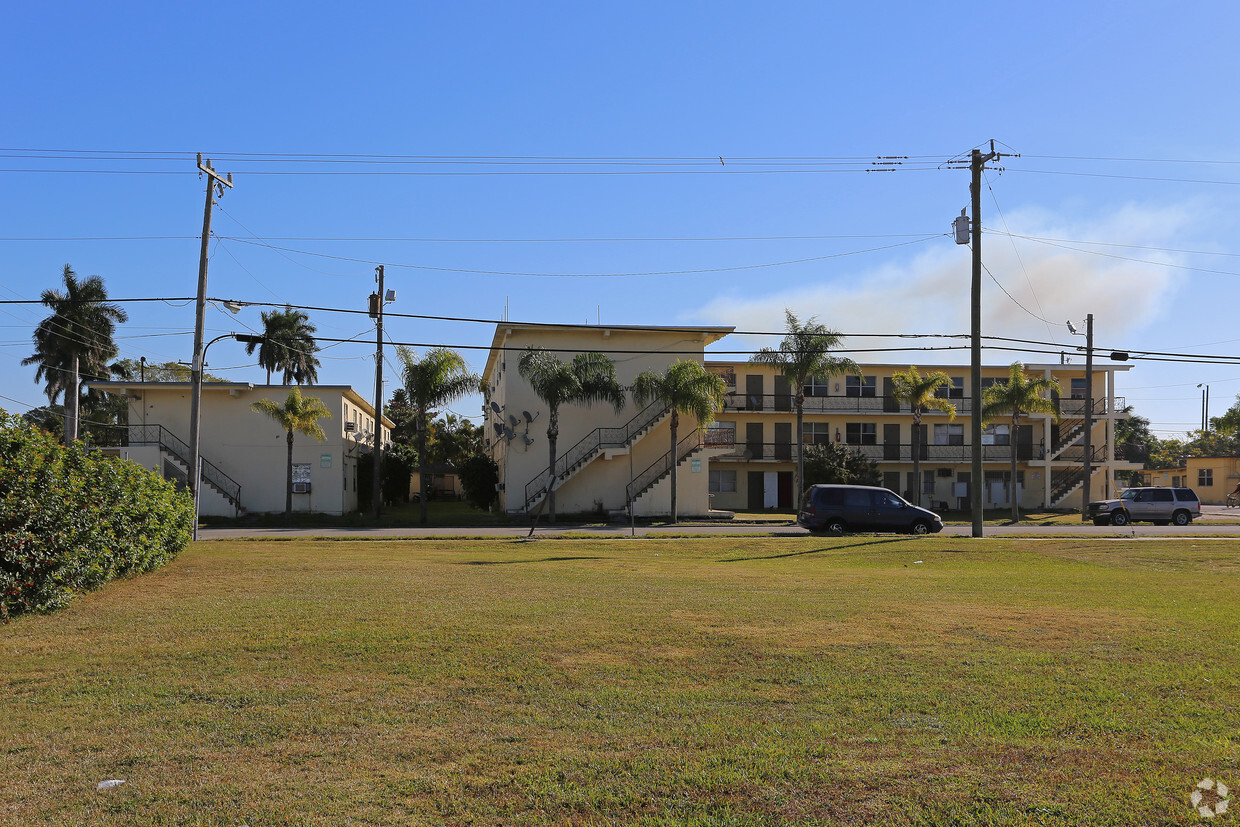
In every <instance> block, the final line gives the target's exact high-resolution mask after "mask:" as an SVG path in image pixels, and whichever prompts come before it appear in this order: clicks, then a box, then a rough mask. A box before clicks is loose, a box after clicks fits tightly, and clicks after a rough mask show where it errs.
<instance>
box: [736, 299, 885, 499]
mask: <svg viewBox="0 0 1240 827" xmlns="http://www.w3.org/2000/svg"><path fill="white" fill-rule="evenodd" d="M784 315H785V319H786V324H787V328H788V333H787V335H785V336H784V339H783V341H782V342H780V343H779V348H778V349H774V348H769V347H764V348H762V349H761V350H759V351H758V352H757V353H755V354H754V356H753V358H752V359H750V360H749V361H750V363H751V364H756V365H770V366H771V367H773V368H775V370H776V371H778V372H779V374H780V375H781V376H783V377H784V378H785V379H787V380H788V384H789V385H792V386H793V387H794V388H796V389H797V390H796V396H795V397H794V399H795V401H796V406H797V478H796V483H795V486H794V490H795V491H796V492H797V503H796V506H797V510H798V511H799V510H800V508H801V497H802V495H803V494H804V493H805V492H804V491H802V490H801V489H802V487H803V486H802V480H804V479H805V457H804V447H805V436H804V434H803V430H802V429H803V428H804V427H805V384H806V383H807V382H808V381H809V380H810V378H811V377H814V376H822V377H824V378H825V377H827V376H833V375H835V376H838V375H840V374H843V373H851V374H853V375H854V376H860V375H861V368H859V367H858V366H857V363H856V362H854V361H853V360H852V359H849V358H847V357H843V356H832V355H831V351H832V350H833V349H834V348H837V347H839V346H840V342H841V337H840V334H838V333H836V332H835V331H834V330H828V329H827V328H826V326H824V325H821V324H819V323H818V321H817V317H816V316H810V317H809V318H808V319H806V320H805V323H804V324H802V323H801V322H800V321H798V320H797V317H796V316H795V315H794V314H793V312H792V311H791V310H788V309H786V308H785V309H784Z"/></svg>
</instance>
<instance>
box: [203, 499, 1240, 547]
mask: <svg viewBox="0 0 1240 827" xmlns="http://www.w3.org/2000/svg"><path fill="white" fill-rule="evenodd" d="M1238 518H1240V510H1237V509H1226V508H1224V507H1223V506H1204V507H1203V508H1202V518H1201V519H1200V520H1196V521H1194V522H1193V523H1192V524H1191V525H1188V526H1183V527H1180V526H1155V525H1149V524H1146V523H1142V524H1134V525H1128V526H1124V527H1122V528H1120V527H1117V526H1095V525H1093V524H1092V523H1079V524H1072V525H1048V526H1041V525H1016V526H1002V525H988V526H985V527H984V529H983V531H982V535H983V536H984V537H1010V536H1021V537H1030V536H1033V537H1039V536H1045V537H1063V536H1086V537H1099V538H1107V539H1114V538H1117V537H1186V536H1187V537H1196V536H1203V537H1227V536H1231V537H1235V538H1237V541H1238V542H1240V521H1237V520H1238ZM529 531H530V530H529V526H524V527H522V526H471V527H453V526H428V527H420V526H405V527H400V528H334V527H323V528H249V527H239V528H200V529H199V530H198V538H199V539H200V540H223V539H230V538H251V539H254V538H285V537H355V538H358V539H372V538H401V537H411V538H416V537H479V538H487V537H490V538H511V539H520V538H523V537H526V536H527V535H528V534H529ZM629 534H630V529H629V527H628V526H626V525H618V524H615V525H606V526H600V525H587V526H582V525H556V526H547V525H540V526H539V527H538V528H537V529H536V530H535V532H534V537H536V538H538V537H543V538H552V537H557V536H562V535H572V536H574V537H583V536H584V537H627V536H629ZM685 534H694V535H712V534H714V535H728V536H737V535H741V536H745V535H753V536H761V537H805V536H808V534H809V532H807V531H806V530H805V529H803V528H801V527H799V526H797V525H795V524H792V523H741V524H737V523H729V522H717V523H709V524H703V523H682V524H680V525H675V526H665V525H654V526H638V527H637V529H636V532H635V535H636V536H638V537H659V536H668V535H685ZM943 535H944V536H952V537H970V536H971V535H972V527H971V526H968V525H949V526H946V527H945V528H944V529H943Z"/></svg>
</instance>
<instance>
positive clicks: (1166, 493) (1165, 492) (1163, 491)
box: [1146, 488, 1175, 503]
mask: <svg viewBox="0 0 1240 827" xmlns="http://www.w3.org/2000/svg"><path fill="white" fill-rule="evenodd" d="M1146 499H1148V500H1149V501H1150V502H1156V503H1169V502H1171V501H1172V500H1174V499H1175V497H1173V496H1172V495H1171V489H1170V488H1155V489H1154V490H1153V491H1151V492H1150V496H1149V497H1147V498H1146Z"/></svg>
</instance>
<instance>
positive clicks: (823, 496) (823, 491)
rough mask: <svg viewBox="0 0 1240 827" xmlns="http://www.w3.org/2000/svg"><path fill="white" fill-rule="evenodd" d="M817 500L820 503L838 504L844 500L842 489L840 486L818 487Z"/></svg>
mask: <svg viewBox="0 0 1240 827" xmlns="http://www.w3.org/2000/svg"><path fill="white" fill-rule="evenodd" d="M818 502H819V503H820V504H821V505H824V506H825V505H833V506H840V505H842V504H843V502H844V489H842V488H819V489H818Z"/></svg>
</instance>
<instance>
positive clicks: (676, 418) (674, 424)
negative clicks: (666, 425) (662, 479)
mask: <svg viewBox="0 0 1240 827" xmlns="http://www.w3.org/2000/svg"><path fill="white" fill-rule="evenodd" d="M679 424H680V416H679V415H678V414H677V413H676V409H675V408H673V409H672V522H673V523H675V522H676V427H677V426H678V425H679Z"/></svg>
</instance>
